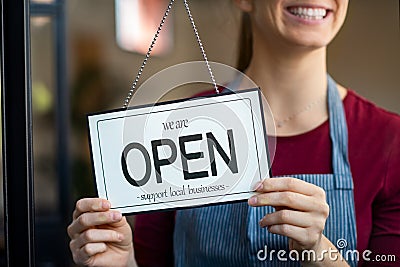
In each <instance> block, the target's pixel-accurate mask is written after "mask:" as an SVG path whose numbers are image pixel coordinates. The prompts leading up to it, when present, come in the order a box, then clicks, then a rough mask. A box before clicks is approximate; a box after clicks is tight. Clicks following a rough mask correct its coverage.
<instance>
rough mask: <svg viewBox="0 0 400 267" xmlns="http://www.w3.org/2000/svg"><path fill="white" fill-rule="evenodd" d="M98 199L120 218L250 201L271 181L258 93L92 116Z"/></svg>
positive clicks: (252, 92)
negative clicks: (257, 186)
mask: <svg viewBox="0 0 400 267" xmlns="http://www.w3.org/2000/svg"><path fill="white" fill-rule="evenodd" d="M88 123H89V132H90V144H91V152H92V161H93V167H94V173H95V176H96V185H97V191H98V194H99V197H102V198H106V199H108V200H110V202H111V203H112V205H113V207H112V208H114V209H119V210H120V211H121V212H123V213H137V212H144V211H151V210H163V209H175V208H184V207H192V206H201V205H209V204H215V203H223V202H232V201H240V200H244V199H247V198H249V197H250V196H251V195H252V194H253V189H254V186H255V184H256V183H257V181H260V180H261V179H264V178H267V177H269V160H268V150H267V147H268V146H267V138H266V133H265V124H264V116H263V109H262V103H261V95H260V92H259V90H258V89H249V90H243V91H239V92H237V93H227V94H219V95H216V96H212V97H202V98H195V99H186V100H180V101H173V102H166V103H160V104H156V105H147V106H140V107H132V108H129V109H127V110H117V111H112V112H106V113H101V114H93V115H89V116H88Z"/></svg>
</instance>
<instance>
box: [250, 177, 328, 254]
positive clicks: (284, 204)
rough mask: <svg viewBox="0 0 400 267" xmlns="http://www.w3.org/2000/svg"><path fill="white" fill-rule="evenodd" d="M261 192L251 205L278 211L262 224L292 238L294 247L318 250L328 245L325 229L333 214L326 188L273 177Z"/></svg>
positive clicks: (269, 215) (259, 190)
mask: <svg viewBox="0 0 400 267" xmlns="http://www.w3.org/2000/svg"><path fill="white" fill-rule="evenodd" d="M256 191H257V192H259V193H260V194H258V195H255V196H253V197H251V198H250V199H249V204H250V205H251V206H254V207H257V206H273V207H275V209H276V211H275V212H273V213H270V214H267V215H265V217H264V218H262V219H261V221H260V226H261V227H268V231H269V232H271V233H274V234H280V235H283V236H287V237H289V238H290V240H289V245H290V249H294V250H298V251H303V250H314V251H315V252H316V253H318V252H319V251H320V250H321V248H322V247H325V244H321V241H323V240H325V238H323V235H322V231H323V230H324V228H325V222H326V219H327V218H328V215H329V206H328V204H327V203H326V196H325V191H324V190H323V189H322V188H320V187H318V186H316V185H313V184H310V183H307V182H304V181H302V180H299V179H295V178H271V179H265V180H263V181H262V182H260V183H259V185H258V187H257V189H256Z"/></svg>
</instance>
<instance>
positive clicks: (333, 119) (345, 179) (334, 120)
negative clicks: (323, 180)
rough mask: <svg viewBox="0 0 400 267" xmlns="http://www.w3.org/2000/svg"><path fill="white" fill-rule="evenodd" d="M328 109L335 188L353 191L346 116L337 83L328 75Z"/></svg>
mask: <svg viewBox="0 0 400 267" xmlns="http://www.w3.org/2000/svg"><path fill="white" fill-rule="evenodd" d="M328 108H329V127H330V137H331V140H332V165H333V166H332V168H333V174H334V177H335V186H336V188H337V189H353V179H352V178H351V177H352V176H351V169H350V164H349V155H348V133H347V122H346V116H345V113H344V108H343V102H342V99H341V98H340V95H339V91H338V89H337V86H336V82H335V81H334V80H333V79H332V77H331V76H330V75H328Z"/></svg>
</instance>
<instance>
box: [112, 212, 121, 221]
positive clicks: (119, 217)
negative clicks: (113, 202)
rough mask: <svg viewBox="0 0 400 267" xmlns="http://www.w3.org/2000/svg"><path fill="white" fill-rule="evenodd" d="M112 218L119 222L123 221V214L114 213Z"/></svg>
mask: <svg viewBox="0 0 400 267" xmlns="http://www.w3.org/2000/svg"><path fill="white" fill-rule="evenodd" d="M112 216H113V220H114V221H119V220H121V219H122V214H121V213H119V212H114V213H113V215H112Z"/></svg>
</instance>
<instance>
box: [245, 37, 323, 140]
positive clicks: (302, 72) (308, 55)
mask: <svg viewBox="0 0 400 267" xmlns="http://www.w3.org/2000/svg"><path fill="white" fill-rule="evenodd" d="M257 44H263V45H257ZM271 51H273V52H271ZM288 51H291V52H288ZM246 74H247V75H248V76H249V77H250V78H251V79H252V80H253V81H254V82H255V83H256V84H257V85H258V86H259V87H260V88H261V90H262V92H263V94H264V96H265V97H266V99H267V101H268V104H269V106H270V108H271V110H272V113H273V115H274V119H275V122H276V123H277V122H278V121H282V120H287V119H288V118H291V119H290V121H287V122H285V124H287V125H285V126H284V127H282V128H281V129H280V128H277V134H278V135H294V134H298V133H302V132H306V131H309V130H311V129H313V128H315V127H317V126H318V125H319V124H320V123H322V122H323V121H324V120H326V118H327V116H328V112H327V105H326V101H318V99H321V97H326V93H327V77H326V48H325V47H323V48H319V49H314V50H312V51H311V50H309V51H306V50H305V49H298V50H294V49H287V50H286V51H285V50H284V49H272V48H271V47H268V45H267V44H266V43H262V42H255V45H254V47H253V58H252V61H251V63H250V65H249V68H248V69H247V71H246ZM315 101H318V104H319V105H314V106H313V107H312V110H310V111H308V114H298V113H299V112H301V111H302V110H303V109H305V108H307V107H308V106H309V105H310V104H312V103H313V102H315ZM303 113H305V112H303Z"/></svg>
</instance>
